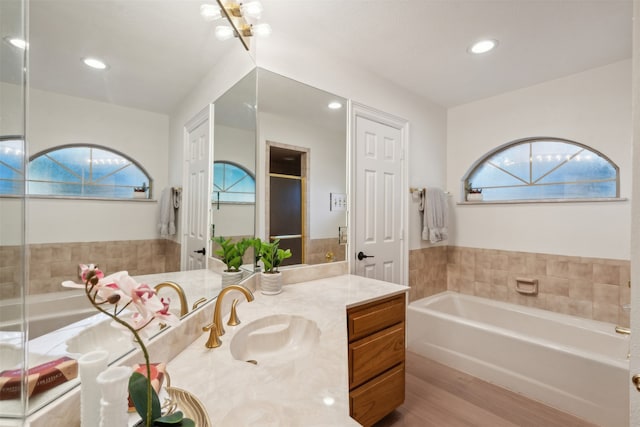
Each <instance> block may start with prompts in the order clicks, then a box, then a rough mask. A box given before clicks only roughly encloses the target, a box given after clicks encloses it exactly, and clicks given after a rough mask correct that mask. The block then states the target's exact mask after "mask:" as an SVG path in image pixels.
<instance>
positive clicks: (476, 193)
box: [464, 181, 482, 202]
mask: <svg viewBox="0 0 640 427" xmlns="http://www.w3.org/2000/svg"><path fill="white" fill-rule="evenodd" d="M464 189H465V193H466V199H467V201H468V202H472V201H479V200H482V188H473V185H472V184H471V182H470V181H469V182H467V185H465V187H464Z"/></svg>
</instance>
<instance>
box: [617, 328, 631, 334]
mask: <svg viewBox="0 0 640 427" xmlns="http://www.w3.org/2000/svg"><path fill="white" fill-rule="evenodd" d="M616 332H617V333H619V334H623V335H631V329H629V328H625V327H623V326H616Z"/></svg>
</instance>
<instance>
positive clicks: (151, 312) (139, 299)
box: [62, 264, 180, 338]
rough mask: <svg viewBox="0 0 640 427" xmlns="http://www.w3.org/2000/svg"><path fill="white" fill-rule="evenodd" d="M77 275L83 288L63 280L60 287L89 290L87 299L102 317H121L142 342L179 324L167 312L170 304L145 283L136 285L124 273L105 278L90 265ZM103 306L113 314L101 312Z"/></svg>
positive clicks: (178, 321) (81, 268)
mask: <svg viewBox="0 0 640 427" xmlns="http://www.w3.org/2000/svg"><path fill="white" fill-rule="evenodd" d="M79 275H80V278H81V279H82V281H83V282H85V283H84V284H80V283H75V282H72V281H70V280H67V281H65V282H62V286H64V287H67V288H80V289H85V290H89V288H90V292H89V294H88V297H89V300H90V301H91V303H92V304H93V305H95V306H96V307H97V308H98V309H99V310H100V311H103V312H104V311H108V313H106V314H108V315H111V314H114V315H115V316H120V315H121V314H123V315H122V316H121V320H124V321H125V322H127V323H128V324H129V325H130V326H132V327H133V328H134V329H135V330H136V332H138V333H141V334H142V335H143V336H144V337H145V338H148V337H149V335H151V334H152V333H153V332H156V331H157V330H158V329H159V327H160V325H162V324H164V325H176V324H178V323H180V320H179V319H178V317H177V316H175V315H174V314H173V313H171V312H170V311H169V305H170V303H171V300H170V299H169V298H164V297H163V298H161V297H159V296H158V295H157V293H156V291H155V289H153V288H151V287H150V286H149V285H148V284H146V283H137V282H136V281H135V280H134V279H133V278H132V277H131V276H129V273H128V272H126V271H119V272H117V273H113V274H110V275H109V276H105V275H104V273H103V272H102V271H101V270H99V269H98V268H97V267H96V266H95V265H93V264H88V265H86V264H80V265H79ZM91 277H96V278H97V283H96V284H95V285H93V284H91V283H89V280H91ZM93 280H94V281H95V280H96V279H93ZM107 305H110V308H112V309H113V310H105V309H104V307H105V306H107ZM125 310H130V311H131V312H132V313H131V314H127V313H123V312H124V311H125ZM114 320H115V319H114ZM154 326H157V327H154Z"/></svg>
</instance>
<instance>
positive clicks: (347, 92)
mask: <svg viewBox="0 0 640 427" xmlns="http://www.w3.org/2000/svg"><path fill="white" fill-rule="evenodd" d="M270 37H271V38H273V39H274V40H273V41H270V42H269V44H268V45H262V44H260V40H258V46H257V49H258V50H257V55H256V60H257V64H258V66H260V67H264V68H266V69H268V70H270V71H273V72H275V73H279V74H282V75H284V76H286V77H289V78H292V79H294V80H298V81H300V82H303V83H306V84H309V85H311V86H314V87H317V88H319V89H322V90H325V91H328V92H332V93H335V94H337V95H339V96H341V97H344V98H349V99H352V100H353V101H357V102H359V103H361V104H364V105H368V106H370V107H373V108H376V109H378V110H381V111H384V112H387V113H389V114H393V115H395V116H398V117H401V118H403V119H406V120H408V121H409V123H410V128H409V185H410V186H412V187H425V186H438V187H444V186H445V180H446V175H445V171H446V169H445V163H446V110H445V109H444V108H443V107H441V106H439V105H436V104H434V103H430V102H429V101H427V100H425V99H423V98H420V97H419V96H417V95H415V94H413V93H412V92H410V91H408V90H406V89H404V88H401V87H398V86H396V85H394V84H393V83H391V82H389V81H387V80H384V79H381V78H379V77H378V76H376V75H375V74H373V73H371V72H369V71H368V70H363V69H360V68H358V67H355V66H353V65H352V64H350V63H349V62H348V61H347V60H339V59H336V58H332V57H330V56H328V55H323V54H321V53H319V52H315V51H311V50H310V49H307V48H306V47H305V46H303V45H298V44H297V41H296V40H290V39H288V40H286V41H285V40H275V38H276V37H277V35H276V34H272V35H271V36H270ZM294 56H295V57H294ZM399 66H405V64H399ZM258 154H260V152H259V153H258ZM258 164H260V157H258ZM406 191H407V192H408V191H409V189H408V188H407V189H406ZM258 229H259V230H260V229H262V230H264V224H259V226H258ZM420 229H421V227H420V216H419V215H418V205H417V203H414V202H411V203H410V204H409V227H408V235H409V249H416V248H420V247H423V246H428V244H427V243H426V242H423V241H422V240H420Z"/></svg>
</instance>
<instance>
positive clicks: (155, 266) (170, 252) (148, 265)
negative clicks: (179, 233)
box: [0, 239, 180, 298]
mask: <svg viewBox="0 0 640 427" xmlns="http://www.w3.org/2000/svg"><path fill="white" fill-rule="evenodd" d="M28 250H29V266H28V268H29V270H28V271H29V294H31V295H33V294H41V293H46V292H56V291H59V290H60V283H62V282H63V281H64V280H77V276H78V263H81V262H83V263H94V264H98V265H99V266H100V268H101V269H102V270H103V271H105V272H106V273H113V272H116V271H121V270H127V271H128V272H129V274H131V275H141V274H153V273H164V272H168V271H178V270H180V244H179V243H177V242H174V241H173V240H165V239H153V240H118V241H106V242H74V243H40V244H31V245H29V247H28ZM19 251H20V247H19V246H4V247H0V254H1V255H2V258H1V259H2V261H0V263H1V264H0V297H2V298H12V297H16V296H18V295H12V294H14V293H15V292H16V289H17V287H16V286H15V283H16V274H17V267H16V263H17V260H18V259H19ZM12 260H15V261H12Z"/></svg>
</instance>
